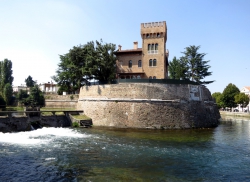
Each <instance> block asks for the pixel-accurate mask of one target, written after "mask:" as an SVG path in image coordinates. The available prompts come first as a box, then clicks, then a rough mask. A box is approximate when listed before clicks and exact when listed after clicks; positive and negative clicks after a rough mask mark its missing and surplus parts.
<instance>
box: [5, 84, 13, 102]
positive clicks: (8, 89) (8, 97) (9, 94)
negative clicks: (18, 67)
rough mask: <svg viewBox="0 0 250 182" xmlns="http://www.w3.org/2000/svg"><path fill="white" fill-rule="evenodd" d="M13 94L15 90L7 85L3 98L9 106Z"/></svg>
mask: <svg viewBox="0 0 250 182" xmlns="http://www.w3.org/2000/svg"><path fill="white" fill-rule="evenodd" d="M12 94H13V89H12V86H11V85H10V83H7V84H5V86H4V88H3V98H4V100H5V102H6V104H7V105H10V104H11V101H12Z"/></svg>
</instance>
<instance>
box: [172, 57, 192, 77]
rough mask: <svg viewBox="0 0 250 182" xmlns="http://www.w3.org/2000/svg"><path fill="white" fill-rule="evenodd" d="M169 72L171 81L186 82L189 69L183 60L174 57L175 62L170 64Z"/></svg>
mask: <svg viewBox="0 0 250 182" xmlns="http://www.w3.org/2000/svg"><path fill="white" fill-rule="evenodd" d="M168 70H169V78H170V79H177V80H179V79H182V80H185V79H186V77H187V76H186V73H187V71H188V67H187V64H186V62H185V61H184V60H183V59H176V57H174V58H173V60H172V61H170V62H169V66H168Z"/></svg>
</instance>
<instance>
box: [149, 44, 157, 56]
mask: <svg viewBox="0 0 250 182" xmlns="http://www.w3.org/2000/svg"><path fill="white" fill-rule="evenodd" d="M148 54H158V44H148Z"/></svg>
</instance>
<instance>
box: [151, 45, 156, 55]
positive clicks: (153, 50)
mask: <svg viewBox="0 0 250 182" xmlns="http://www.w3.org/2000/svg"><path fill="white" fill-rule="evenodd" d="M154 52H155V45H154V44H151V54H153V53H154Z"/></svg>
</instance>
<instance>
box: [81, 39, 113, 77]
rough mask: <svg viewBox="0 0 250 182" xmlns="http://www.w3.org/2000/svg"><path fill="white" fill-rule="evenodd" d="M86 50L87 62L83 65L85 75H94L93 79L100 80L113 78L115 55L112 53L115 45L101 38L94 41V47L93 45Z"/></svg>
mask: <svg viewBox="0 0 250 182" xmlns="http://www.w3.org/2000/svg"><path fill="white" fill-rule="evenodd" d="M91 48H92V49H90V50H91V51H93V52H91V51H90V52H88V53H89V54H88V57H87V62H86V65H85V68H86V69H83V72H84V70H89V71H88V72H86V75H87V74H89V76H90V75H93V76H94V79H96V80H99V81H100V82H110V81H112V80H114V79H115V73H116V66H115V62H116V56H115V54H114V52H115V49H116V45H115V44H112V43H103V42H102V40H101V41H100V42H99V41H96V46H95V49H93V46H92V47H91Z"/></svg>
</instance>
